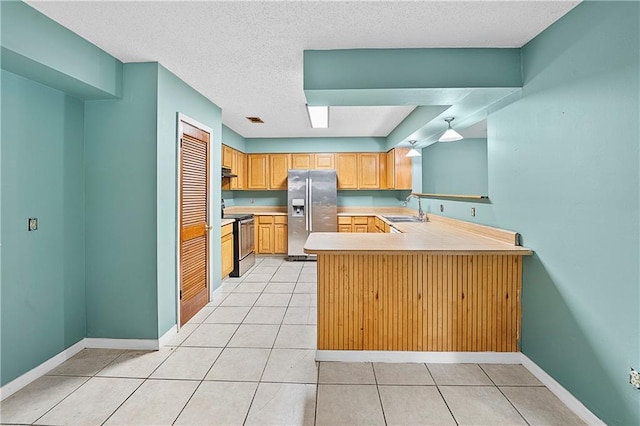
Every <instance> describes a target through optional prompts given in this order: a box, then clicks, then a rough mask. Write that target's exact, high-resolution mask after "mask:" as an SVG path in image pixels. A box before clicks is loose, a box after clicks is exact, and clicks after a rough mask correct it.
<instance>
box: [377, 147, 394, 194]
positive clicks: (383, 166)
mask: <svg viewBox="0 0 640 426" xmlns="http://www.w3.org/2000/svg"><path fill="white" fill-rule="evenodd" d="M378 179H379V180H380V189H391V188H389V186H388V185H387V153H386V152H381V153H379V154H378Z"/></svg>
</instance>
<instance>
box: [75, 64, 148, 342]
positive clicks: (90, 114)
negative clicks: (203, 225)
mask: <svg viewBox="0 0 640 426" xmlns="http://www.w3.org/2000/svg"><path fill="white" fill-rule="evenodd" d="M157 84H158V67H157V64H156V63H131V64H125V66H124V78H123V97H122V99H119V100H112V101H111V100H108V101H87V102H85V164H86V166H85V167H86V172H85V176H86V201H85V209H86V210H85V212H86V217H87V218H88V219H89V221H88V223H87V225H88V226H87V230H86V239H87V243H86V270H87V272H86V292H87V336H88V337H109V338H123V339H126V338H131V339H153V338H157V337H158V304H157V298H158V294H157V293H158V292H157V286H156V281H157V217H156V210H157V198H158V197H157V192H156V188H157V186H156V179H157V140H156V132H157V120H156V117H157Z"/></svg>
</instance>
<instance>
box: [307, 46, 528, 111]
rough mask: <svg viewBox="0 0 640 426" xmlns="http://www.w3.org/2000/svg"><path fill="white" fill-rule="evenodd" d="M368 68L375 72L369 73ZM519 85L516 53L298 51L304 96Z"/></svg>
mask: <svg viewBox="0 0 640 426" xmlns="http://www.w3.org/2000/svg"><path fill="white" fill-rule="evenodd" d="M434 64H437V65H436V66H434ZM372 69H374V70H375V71H376V72H371V70H372ZM521 85H522V76H521V73H520V49H473V48H472V49H345V50H305V51H304V89H305V92H307V91H309V90H318V89H320V90H322V89H358V90H363V91H366V89H374V90H380V89H392V88H399V89H405V88H457V87H460V88H469V87H520V86H521ZM408 105H411V104H408ZM413 105H415V104H413Z"/></svg>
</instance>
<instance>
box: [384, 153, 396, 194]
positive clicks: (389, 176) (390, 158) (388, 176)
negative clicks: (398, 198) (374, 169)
mask: <svg viewBox="0 0 640 426" xmlns="http://www.w3.org/2000/svg"><path fill="white" fill-rule="evenodd" d="M385 157H386V160H387V167H386V170H385V172H386V173H385V177H384V179H385V186H386V187H387V188H388V189H395V188H396V178H395V173H396V168H395V164H396V157H395V149H392V150H391V151H389V152H387V153H386V154H385Z"/></svg>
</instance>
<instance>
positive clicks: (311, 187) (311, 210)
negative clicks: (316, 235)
mask: <svg viewBox="0 0 640 426" xmlns="http://www.w3.org/2000/svg"><path fill="white" fill-rule="evenodd" d="M308 203H309V232H313V179H309V201H308Z"/></svg>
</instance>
